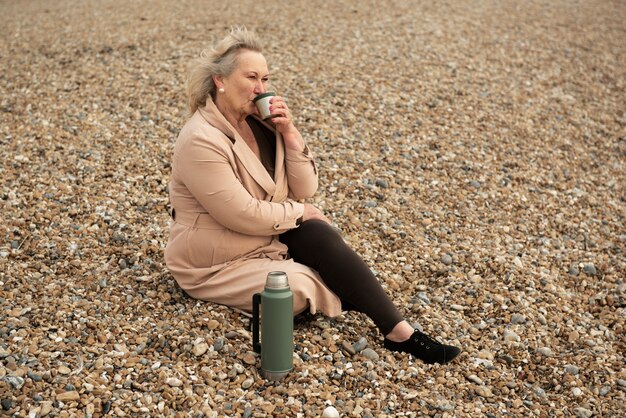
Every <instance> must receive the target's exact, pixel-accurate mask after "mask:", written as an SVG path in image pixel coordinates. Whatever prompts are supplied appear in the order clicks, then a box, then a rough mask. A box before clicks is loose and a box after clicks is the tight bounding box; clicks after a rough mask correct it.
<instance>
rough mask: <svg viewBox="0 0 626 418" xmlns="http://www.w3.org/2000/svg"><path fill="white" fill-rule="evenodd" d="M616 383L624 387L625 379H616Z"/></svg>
mask: <svg viewBox="0 0 626 418" xmlns="http://www.w3.org/2000/svg"><path fill="white" fill-rule="evenodd" d="M617 384H618V385H620V386H621V387H626V380H625V379H618V380H617Z"/></svg>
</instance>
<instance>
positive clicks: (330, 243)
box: [165, 29, 460, 363]
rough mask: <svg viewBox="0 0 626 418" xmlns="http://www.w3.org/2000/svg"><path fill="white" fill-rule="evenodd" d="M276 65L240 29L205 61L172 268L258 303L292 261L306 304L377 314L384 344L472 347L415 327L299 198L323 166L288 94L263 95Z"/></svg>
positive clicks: (225, 294)
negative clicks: (262, 104) (257, 296)
mask: <svg viewBox="0 0 626 418" xmlns="http://www.w3.org/2000/svg"><path fill="white" fill-rule="evenodd" d="M268 83H269V71H268V68H267V63H266V61H265V58H264V56H263V55H262V53H261V47H260V45H259V42H258V40H257V39H256V38H255V37H254V36H253V35H252V34H251V33H250V32H248V31H246V30H245V29H235V30H233V31H231V33H230V34H229V35H228V36H226V38H224V39H223V40H222V41H220V42H219V43H218V44H217V45H216V46H215V47H214V48H213V49H211V50H208V51H204V52H203V53H202V55H201V58H200V59H199V60H197V61H196V62H195V63H194V66H193V67H192V69H191V72H190V76H189V80H188V98H189V106H190V114H191V117H190V118H189V120H188V121H187V123H186V124H185V126H184V127H183V128H182V130H181V132H180V134H179V137H178V139H177V141H176V146H175V149H174V157H173V164H172V177H171V182H170V189H169V192H170V201H171V204H172V207H173V213H172V215H173V219H174V221H173V222H172V224H171V229H170V237H169V241H168V244H167V247H166V249H165V261H166V264H167V266H168V268H169V269H170V271H171V272H172V275H173V276H174V278H175V279H176V281H177V282H178V284H179V285H180V286H181V288H182V289H184V290H185V292H187V293H188V294H189V295H190V296H191V297H194V298H197V299H202V300H207V301H212V302H215V303H220V304H224V305H229V306H232V307H235V308H238V309H242V310H245V311H250V310H251V309H252V306H251V300H252V295H253V294H254V293H256V292H260V291H261V290H262V289H263V286H264V284H265V279H266V276H267V273H269V272H270V271H276V270H278V271H284V272H286V273H287V275H288V277H289V285H290V287H291V290H292V291H293V293H294V313H299V312H302V311H304V310H305V309H307V308H308V309H309V310H310V312H311V313H316V312H317V311H321V312H322V313H323V314H325V315H327V316H330V317H334V316H337V315H339V314H340V312H341V311H342V309H343V310H345V309H348V310H356V311H359V312H363V313H364V314H366V315H368V316H369V317H370V318H371V319H372V320H373V321H374V323H375V324H376V325H377V327H378V328H379V329H380V331H381V333H382V334H383V335H384V337H385V338H384V346H385V347H387V348H388V349H390V350H392V351H399V352H408V353H410V354H412V355H413V356H415V357H417V358H419V359H421V360H423V361H425V362H427V363H446V362H448V361H450V360H452V359H453V358H455V357H456V356H457V355H458V354H459V353H460V350H459V349H458V348H456V347H453V346H449V345H444V344H440V343H439V342H437V341H435V340H433V339H432V338H430V337H428V336H427V335H425V334H423V333H421V332H419V331H417V330H414V329H413V328H412V327H411V325H409V323H408V322H407V321H405V320H404V319H403V318H402V315H401V314H400V312H399V311H398V309H397V308H396V307H395V306H394V305H393V303H392V302H391V301H390V299H389V297H388V296H387V295H386V294H385V292H384V291H383V289H382V287H381V286H380V284H379V283H378V281H377V280H376V278H375V277H374V276H373V274H372V273H371V271H370V269H369V268H368V267H367V265H366V264H365V263H364V262H363V261H362V260H361V258H360V257H359V256H358V255H357V254H356V253H355V252H354V251H352V250H351V249H350V248H349V247H348V246H347V244H346V243H345V242H344V240H343V239H342V238H341V236H340V235H339V234H338V232H337V230H336V229H335V228H333V227H332V226H331V225H330V221H329V220H328V218H327V217H326V216H324V214H323V213H322V212H321V211H320V210H319V209H317V208H316V207H314V206H313V205H311V204H309V203H300V202H299V200H302V199H306V198H309V197H311V196H312V195H313V194H314V193H315V191H316V189H317V168H316V165H315V162H314V160H313V156H312V153H311V151H310V150H309V148H308V146H307V145H306V143H305V141H304V139H303V138H302V135H301V134H300V132H299V131H298V129H297V128H296V127H295V126H294V124H293V118H292V115H291V112H290V110H289V107H288V106H287V103H286V102H285V100H284V98H282V97H280V96H275V97H274V98H273V99H272V101H271V112H272V114H273V115H276V116H275V117H273V118H272V120H271V122H268V123H266V122H264V121H262V120H261V119H260V118H259V117H258V111H257V109H256V107H255V105H254V103H253V99H254V98H255V97H256V96H257V95H259V94H261V93H264V92H266V91H267V88H268Z"/></svg>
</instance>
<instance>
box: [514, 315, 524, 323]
mask: <svg viewBox="0 0 626 418" xmlns="http://www.w3.org/2000/svg"><path fill="white" fill-rule="evenodd" d="M525 322H526V317H525V316H524V315H521V314H513V315H511V324H523V323H525Z"/></svg>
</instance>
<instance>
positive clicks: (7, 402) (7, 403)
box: [0, 399, 13, 411]
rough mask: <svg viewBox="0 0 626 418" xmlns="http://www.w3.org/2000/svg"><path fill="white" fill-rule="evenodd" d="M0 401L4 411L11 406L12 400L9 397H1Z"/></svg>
mask: <svg viewBox="0 0 626 418" xmlns="http://www.w3.org/2000/svg"><path fill="white" fill-rule="evenodd" d="M0 403H1V404H2V409H4V410H5V411H8V410H9V409H11V408H13V401H12V400H11V399H3V400H2V401H0Z"/></svg>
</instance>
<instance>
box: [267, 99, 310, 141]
mask: <svg viewBox="0 0 626 418" xmlns="http://www.w3.org/2000/svg"><path fill="white" fill-rule="evenodd" d="M270 112H271V113H272V114H273V115H278V116H275V117H273V118H272V123H274V125H276V130H277V131H278V132H280V134H281V135H282V136H283V139H284V141H285V146H286V147H287V148H291V149H294V150H297V151H304V139H302V135H300V132H299V131H298V129H297V128H296V126H295V125H294V124H293V117H292V115H291V111H290V110H289V107H288V106H287V102H286V101H285V98H284V97H282V96H274V97H273V98H272V100H271V101H270Z"/></svg>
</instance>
